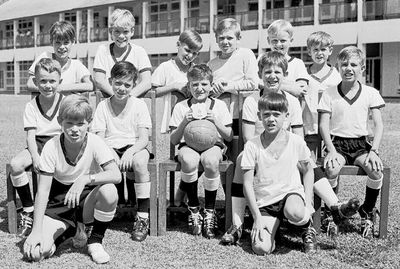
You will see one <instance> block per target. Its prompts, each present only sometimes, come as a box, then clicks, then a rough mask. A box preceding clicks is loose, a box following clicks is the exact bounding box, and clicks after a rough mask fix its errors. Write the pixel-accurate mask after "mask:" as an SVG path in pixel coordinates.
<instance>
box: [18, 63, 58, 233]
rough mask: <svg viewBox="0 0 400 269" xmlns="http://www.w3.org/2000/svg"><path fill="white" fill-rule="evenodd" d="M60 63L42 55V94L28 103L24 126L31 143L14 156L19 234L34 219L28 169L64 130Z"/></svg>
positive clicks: (38, 74) (39, 65)
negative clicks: (59, 118)
mask: <svg viewBox="0 0 400 269" xmlns="http://www.w3.org/2000/svg"><path fill="white" fill-rule="evenodd" d="M60 76H61V67H60V64H59V63H58V62H57V61H54V60H52V59H49V58H42V59H40V60H39V61H38V63H37V64H36V66H35V77H34V78H33V83H34V84H35V85H36V87H37V89H38V91H39V95H38V96H36V97H35V98H34V99H32V100H31V101H30V102H29V103H27V104H26V106H25V112H24V130H25V131H26V142H27V145H28V147H27V148H26V149H24V150H23V151H21V152H19V153H18V154H17V155H16V156H15V157H14V158H13V159H12V160H11V182H12V184H13V186H14V187H15V189H16V190H17V193H18V195H19V197H20V199H21V202H22V213H21V218H20V223H19V227H18V231H17V234H18V235H19V236H27V235H29V233H30V232H31V228H32V223H33V208H34V207H33V197H32V195H31V191H30V188H29V178H28V175H27V173H26V172H25V169H26V168H27V167H29V166H30V165H33V169H34V170H35V172H38V171H39V160H40V156H39V155H40V153H41V152H42V149H43V146H44V144H45V143H46V142H47V141H48V140H50V139H51V138H52V137H53V136H56V135H58V134H60V133H61V126H60V124H59V123H58V121H57V116H58V109H59V106H60V102H61V99H62V96H61V95H60V94H58V93H57V88H58V87H59V84H60V81H61V79H60Z"/></svg>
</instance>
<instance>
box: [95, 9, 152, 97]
mask: <svg viewBox="0 0 400 269" xmlns="http://www.w3.org/2000/svg"><path fill="white" fill-rule="evenodd" d="M134 27H135V18H134V17H133V15H132V13H131V12H130V11H129V10H126V9H116V10H114V11H113V13H112V14H111V17H110V26H109V32H110V35H111V39H112V40H113V42H112V43H111V44H110V45H108V46H106V45H100V46H99V48H98V49H97V53H96V57H95V58H94V63H93V72H94V81H95V84H96V87H97V88H98V89H99V90H100V91H101V92H102V93H103V95H104V96H105V97H110V96H112V95H113V94H114V93H113V90H112V88H111V86H110V84H109V83H108V80H109V78H110V71H111V68H112V67H113V66H114V64H115V63H117V62H120V61H128V62H131V63H132V64H133V65H134V66H135V67H136V68H137V69H138V70H139V81H138V83H137V85H136V86H135V88H134V89H133V91H132V95H133V96H136V97H137V96H141V95H142V94H144V93H146V92H147V91H148V90H149V89H150V88H151V73H150V72H151V64H150V60H149V57H148V56H147V53H146V51H145V50H144V49H143V48H142V47H140V46H137V45H135V44H131V43H130V40H131V38H132V36H133V33H134Z"/></svg>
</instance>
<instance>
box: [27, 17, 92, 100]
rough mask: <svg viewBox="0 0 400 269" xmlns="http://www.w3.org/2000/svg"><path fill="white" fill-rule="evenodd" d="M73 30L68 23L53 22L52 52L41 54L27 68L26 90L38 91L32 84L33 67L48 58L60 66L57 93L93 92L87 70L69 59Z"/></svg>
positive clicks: (51, 30)
mask: <svg viewBox="0 0 400 269" xmlns="http://www.w3.org/2000/svg"><path fill="white" fill-rule="evenodd" d="M75 37H76V35H75V28H74V26H72V24H71V23H70V22H68V21H58V22H55V23H54V24H53V25H52V26H51V28H50V42H51V44H52V46H53V50H54V52H53V53H51V52H48V51H46V52H43V53H42V54H40V55H39V56H38V57H37V58H36V60H35V61H34V62H33V64H32V66H31V67H30V68H29V78H28V82H27V87H28V90H30V91H38V87H37V85H36V84H35V83H34V80H33V79H34V76H35V66H36V64H37V62H38V61H39V60H40V59H42V58H50V59H53V60H55V61H57V62H59V63H60V65H61V80H60V85H59V87H58V89H57V90H58V91H59V92H61V93H63V94H70V93H83V92H91V91H93V86H94V85H93V83H92V81H91V76H90V72H89V70H88V69H87V68H86V67H85V66H84V65H83V64H82V63H81V61H79V60H77V59H71V58H70V57H69V54H70V53H71V49H72V46H73V45H74V43H75Z"/></svg>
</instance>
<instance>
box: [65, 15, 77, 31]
mask: <svg viewBox="0 0 400 269" xmlns="http://www.w3.org/2000/svg"><path fill="white" fill-rule="evenodd" d="M64 20H66V21H69V22H70V23H71V24H72V25H73V26H74V27H75V28H76V12H65V13H64Z"/></svg>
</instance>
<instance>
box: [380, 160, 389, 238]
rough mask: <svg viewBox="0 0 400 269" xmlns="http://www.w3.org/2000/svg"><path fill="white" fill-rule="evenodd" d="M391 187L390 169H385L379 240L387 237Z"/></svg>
mask: <svg viewBox="0 0 400 269" xmlns="http://www.w3.org/2000/svg"><path fill="white" fill-rule="evenodd" d="M389 187H390V168H384V169H383V183H382V189H381V205H380V220H379V238H381V239H382V238H386V237H387V223H388V216H389V208H388V207H389Z"/></svg>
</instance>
